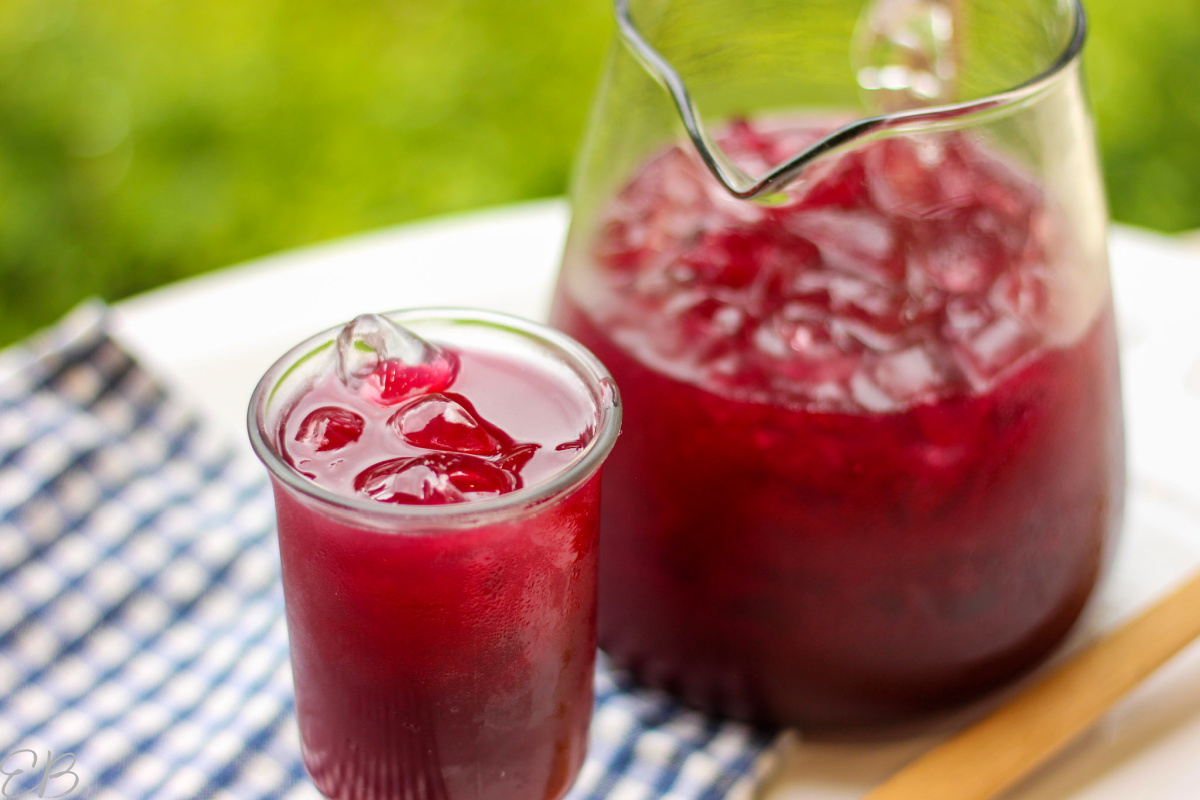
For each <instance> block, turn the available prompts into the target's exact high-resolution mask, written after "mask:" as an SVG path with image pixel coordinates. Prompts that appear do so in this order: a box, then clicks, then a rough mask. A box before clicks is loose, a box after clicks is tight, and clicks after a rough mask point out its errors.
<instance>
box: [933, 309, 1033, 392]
mask: <svg viewBox="0 0 1200 800" xmlns="http://www.w3.org/2000/svg"><path fill="white" fill-rule="evenodd" d="M1037 343H1038V337H1037V334H1036V333H1035V332H1034V331H1033V330H1032V329H1030V328H1029V326H1027V325H1026V324H1025V323H1023V322H1022V321H1021V320H1019V319H1017V318H1016V317H1011V316H1008V315H1000V316H998V317H997V318H996V319H995V320H994V321H992V323H991V324H989V325H987V326H986V327H984V328H982V329H981V330H980V331H979V332H978V333H976V334H975V335H974V336H972V337H970V338H968V339H965V340H964V341H962V342H958V343H956V344H955V345H954V348H953V349H954V353H955V355H956V356H957V358H958V362H959V365H960V366H961V368H962V371H963V373H964V374H965V375H966V377H967V379H968V380H969V381H970V382H971V385H972V387H974V388H975V389H976V390H977V391H983V390H986V389H988V388H989V387H990V386H991V384H992V382H993V381H994V380H995V379H996V378H997V377H998V376H999V375H1000V373H1002V372H1003V371H1004V370H1006V369H1007V368H1009V367H1011V366H1012V365H1014V364H1016V363H1017V362H1018V361H1020V360H1022V359H1023V358H1024V357H1025V356H1026V355H1028V354H1029V353H1031V352H1032V351H1033V350H1034V348H1036V347H1037Z"/></svg>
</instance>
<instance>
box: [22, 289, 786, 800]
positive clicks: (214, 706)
mask: <svg viewBox="0 0 1200 800" xmlns="http://www.w3.org/2000/svg"><path fill="white" fill-rule="evenodd" d="M105 316H106V315H105V310H104V308H103V306H102V305H100V304H96V303H93V304H89V305H85V306H83V307H81V308H80V309H77V310H76V311H75V312H74V313H72V314H71V315H69V316H68V317H67V318H66V319H65V320H64V321H63V322H62V323H60V324H59V325H58V326H57V327H55V328H53V329H51V330H50V331H47V332H46V333H44V334H42V335H40V336H38V337H36V338H35V339H34V340H33V341H31V342H30V343H28V344H25V345H21V346H18V347H16V348H10V349H9V350H8V351H5V352H4V353H0V759H2V760H0V770H3V771H4V772H5V773H11V774H12V775H13V777H12V778H9V780H11V781H12V782H11V784H9V785H7V787H6V789H5V791H7V794H8V796H12V795H15V794H16V793H17V792H19V791H21V790H24V789H27V788H30V787H32V790H31V791H30V792H29V793H28V794H26V795H24V796H25V797H35V796H38V791H39V788H38V784H39V783H40V782H42V781H43V780H45V781H46V782H45V785H44V786H43V787H41V791H42V793H43V796H45V797H51V796H54V795H57V794H60V793H63V792H65V793H66V794H65V795H64V796H67V797H70V798H76V797H80V798H82V797H96V798H113V799H114V800H116V799H119V800H135V799H136V798H178V799H179V800H192V799H193V798H224V799H233V800H260V799H261V800H266V798H308V799H309V800H313V799H314V798H318V797H319V795H318V794H317V792H316V790H315V789H314V788H313V787H312V785H311V784H310V783H309V782H308V780H307V779H306V777H305V775H304V769H303V766H302V765H301V762H300V749H299V743H298V741H297V734H296V724H295V720H294V711H293V707H292V687H291V672H290V669H289V667H288V655H287V634H286V629H285V626H284V620H283V605H282V603H283V601H282V593H281V591H280V585H279V579H278V556H277V552H276V548H275V543H274V541H273V534H274V527H273V526H274V512H273V507H272V501H271V495H270V490H269V486H268V482H267V480H266V475H265V471H264V470H263V469H262V468H261V466H260V465H259V464H257V462H255V461H254V460H253V459H252V458H250V457H249V456H248V455H247V454H244V450H240V449H235V448H232V447H231V446H229V444H228V442H227V441H225V439H224V437H223V436H222V435H219V434H218V433H215V432H214V431H212V430H210V429H209V428H207V427H206V426H205V424H204V423H203V422H202V421H201V420H200V419H198V418H197V417H196V416H195V415H194V414H192V413H191V412H190V411H189V409H188V408H187V407H186V406H185V405H183V404H182V403H180V402H179V401H178V400H176V399H175V398H173V397H171V396H170V395H169V394H167V393H166V392H165V391H164V390H163V388H162V387H161V386H160V385H159V383H158V382H157V381H156V380H155V379H154V376H153V375H151V374H149V373H148V372H147V371H146V370H145V369H143V368H141V367H139V366H138V364H137V363H135V361H134V360H133V359H132V358H131V357H130V356H129V355H128V354H127V353H126V352H125V351H124V350H122V348H121V347H120V346H119V345H118V344H117V343H116V342H114V341H113V339H112V338H110V337H109V335H108V333H107V330H106V326H105ZM67 754H70V757H69V758H68V757H67ZM34 758H36V759H37V763H36V765H35V764H34V762H33V759H34ZM773 759H774V748H773V747H772V745H771V741H770V739H769V737H766V736H764V735H761V734H756V733H754V732H753V731H751V730H749V729H747V728H745V727H743V726H740V725H735V724H729V723H719V722H715V721H712V720H709V719H706V718H705V717H703V716H701V715H699V714H696V713H693V712H689V711H686V710H683V709H681V708H679V707H678V706H676V705H675V704H674V703H672V702H671V701H670V700H668V699H667V698H665V697H663V696H660V695H657V694H655V693H650V692H643V691H637V690H634V689H632V688H630V687H629V686H627V685H625V684H624V683H622V681H621V679H620V677H619V676H618V675H615V674H614V673H612V672H611V671H610V670H608V669H607V668H605V667H604V666H603V665H602V666H601V667H600V668H599V670H598V674H597V709H596V716H595V720H594V723H593V727H592V744H591V749H590V751H589V757H588V761H587V763H586V765H585V767H584V769H583V772H582V774H581V775H580V779H579V781H578V783H577V784H576V786H575V788H574V790H573V792H572V794H571V800H601V799H602V798H603V799H604V800H638V799H640V798H651V797H662V798H671V799H672V800H699V799H700V798H705V799H715V798H746V797H748V796H749V795H750V794H751V792H752V790H753V786H754V784H755V783H756V781H757V780H758V779H759V778H760V777H761V776H762V775H763V774H764V772H765V771H766V770H767V769H768V768H769V767H770V764H771V762H772V761H773ZM50 764H53V766H52V768H51V769H50V770H49V773H48V774H47V771H46V770H45V768H46V767H47V766H48V765H50ZM19 769H25V772H24V773H23V774H17V770H19ZM6 777H7V776H6V775H5V774H0V781H3V780H4V779H5V778H6ZM73 781H77V785H73Z"/></svg>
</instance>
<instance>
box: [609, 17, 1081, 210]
mask: <svg viewBox="0 0 1200 800" xmlns="http://www.w3.org/2000/svg"><path fill="white" fill-rule="evenodd" d="M631 1H632V0H613V10H614V13H615V16H616V23H617V35H618V36H619V37H620V39H621V41H622V42H623V43H624V44H625V46H626V47H627V48H628V49H629V51H630V52H631V53H632V54H633V56H634V57H635V58H636V59H637V61H638V62H639V63H640V64H641V65H642V67H644V68H645V69H646V70H647V71H648V72H649V73H650V74H651V76H653V77H654V79H655V80H656V81H658V83H659V84H660V85H662V86H663V87H664V88H665V89H666V90H667V92H668V93H669V94H670V95H671V99H672V100H673V101H674V103H675V108H676V110H677V111H678V112H679V117H680V120H681V121H682V123H683V127H684V129H685V130H686V132H687V136H688V139H690V140H691V142H692V144H693V145H694V146H695V148H696V151H697V154H698V155H699V156H700V159H701V160H702V161H703V162H704V165H705V167H707V168H708V171H709V172H711V173H712V175H713V177H714V178H716V179H717V181H718V182H719V183H720V184H721V185H722V186H723V187H724V189H725V190H726V191H727V192H728V193H729V194H730V195H731V196H733V197H735V198H737V199H739V200H756V199H762V198H766V197H769V196H770V195H773V194H776V193H778V192H781V191H783V190H784V188H785V187H786V186H787V185H788V184H789V183H791V182H792V181H793V180H794V179H795V178H796V177H797V176H798V175H799V174H800V173H801V172H802V171H803V170H804V169H805V168H806V167H807V166H808V164H809V163H810V162H812V161H814V160H816V159H817V158H820V157H821V156H823V155H825V154H826V153H829V152H830V151H833V150H837V149H839V148H841V147H844V146H846V145H848V144H850V143H851V142H854V141H856V140H858V139H861V138H863V137H865V136H868V135H871V134H883V133H886V132H888V131H892V130H895V129H898V128H903V127H906V126H909V125H914V124H919V123H946V122H948V121H950V120H955V119H959V118H961V117H967V116H971V115H974V114H979V113H983V112H987V111H995V110H998V109H1003V108H1008V107H1012V106H1015V105H1018V104H1020V103H1023V102H1026V101H1028V100H1029V99H1030V98H1032V97H1034V96H1036V95H1038V94H1040V93H1042V92H1043V91H1045V90H1046V89H1048V88H1049V87H1050V86H1051V85H1053V84H1054V82H1055V81H1056V80H1057V79H1058V78H1059V77H1060V75H1062V73H1063V72H1064V71H1065V70H1066V69H1067V67H1069V66H1070V65H1072V64H1074V63H1075V62H1076V61H1077V60H1078V59H1079V56H1080V54H1081V53H1082V52H1083V45H1084V42H1085V40H1086V39H1087V15H1086V13H1085V11H1084V8H1083V2H1082V0H1067V4H1068V6H1069V8H1070V10H1071V16H1072V20H1071V21H1072V30H1071V35H1070V38H1069V40H1068V42H1067V45H1066V47H1065V48H1064V49H1063V50H1062V52H1061V53H1059V54H1058V57H1057V58H1055V59H1054V60H1053V61H1052V62H1051V63H1050V66H1048V67H1047V68H1046V69H1045V70H1043V71H1042V72H1040V73H1038V74H1037V75H1034V76H1033V77H1031V78H1029V79H1028V80H1026V81H1024V82H1022V83H1019V84H1017V85H1016V86H1014V87H1012V88H1009V89H1004V90H1002V91H999V92H993V93H992V94H989V95H986V96H984V97H980V98H977V99H975V100H967V101H964V102H960V103H947V104H941V105H932V106H927V107H924V108H917V109H910V110H907V111H895V112H891V113H887V114H876V115H872V116H868V117H863V118H861V119H858V120H855V121H854V122H851V123H848V124H846V125H843V126H842V127H840V128H838V129H836V130H834V131H832V132H831V133H829V134H826V135H825V136H823V137H821V139H820V140H818V141H817V142H816V143H814V144H812V145H810V146H809V147H807V148H805V149H804V150H803V151H801V152H800V153H799V154H797V155H796V156H793V157H792V158H790V159H788V160H787V161H785V162H783V163H782V164H779V165H778V166H776V167H775V168H774V169H772V170H770V171H769V172H767V173H766V174H765V175H763V176H762V177H760V178H746V177H745V176H744V175H739V174H737V173H736V172H734V171H733V170H731V169H729V168H728V166H727V165H725V164H724V163H722V160H721V159H720V158H718V157H717V156H716V155H715V151H716V150H717V147H716V144H715V143H714V142H713V141H712V140H711V138H710V137H709V135H708V133H707V132H706V131H705V127H704V123H703V122H702V121H701V117H700V112H699V110H698V109H697V108H696V105H695V103H694V102H693V100H692V97H691V93H690V92H689V91H688V88H687V84H686V83H685V81H684V80H683V77H682V76H681V75H680V74H679V73H678V72H677V71H676V70H675V68H674V67H673V66H672V65H671V62H669V61H668V60H667V59H666V58H664V57H663V55H662V54H661V53H659V52H658V50H656V49H655V48H654V46H653V45H651V44H650V42H649V41H648V40H647V39H646V38H645V37H644V36H643V35H642V33H641V31H640V30H639V29H638V26H637V24H636V23H635V22H634V21H633V15H632V11H631V10H630V4H631Z"/></svg>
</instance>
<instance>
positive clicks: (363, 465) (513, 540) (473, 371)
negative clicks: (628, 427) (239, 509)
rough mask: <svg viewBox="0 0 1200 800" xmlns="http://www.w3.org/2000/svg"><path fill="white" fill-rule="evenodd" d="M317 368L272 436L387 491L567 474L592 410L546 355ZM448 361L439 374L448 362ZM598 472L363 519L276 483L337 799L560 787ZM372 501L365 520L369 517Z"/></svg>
mask: <svg viewBox="0 0 1200 800" xmlns="http://www.w3.org/2000/svg"><path fill="white" fill-rule="evenodd" d="M439 364H440V367H439V369H432V370H431V369H425V368H412V367H405V366H404V365H402V364H398V363H396V362H388V363H385V364H383V365H381V366H380V367H379V368H378V369H377V370H376V371H375V372H374V373H372V374H371V375H370V376H368V377H367V379H366V380H365V381H363V382H362V384H361V386H359V387H358V388H357V389H351V388H349V387H348V386H347V385H346V384H344V383H343V382H342V381H341V380H339V379H338V377H337V376H336V375H335V374H329V375H327V376H325V377H323V378H321V379H319V380H318V381H317V382H316V383H315V384H314V385H313V386H312V387H311V388H310V389H309V390H308V391H307V392H305V393H304V394H302V395H301V396H300V397H299V398H298V400H297V401H296V402H295V404H294V405H293V406H292V407H291V409H290V410H289V412H288V413H287V415H286V417H285V418H284V420H283V422H282V424H281V426H280V429H279V432H278V436H277V445H278V446H279V448H280V450H281V452H282V453H283V455H284V457H285V460H287V461H288V463H289V464H291V465H292V466H293V467H294V468H295V469H296V470H298V471H299V472H301V473H303V474H305V475H306V476H308V477H309V478H310V479H311V480H313V481H315V482H316V483H318V484H320V485H322V486H325V487H326V488H328V489H330V490H332V491H334V492H337V493H338V494H340V495H344V496H348V497H357V498H360V499H367V500H373V501H378V502H379V503H381V504H382V505H381V507H383V505H391V504H398V505H448V504H456V503H462V504H468V505H466V506H464V510H469V503H470V502H471V501H477V500H486V499H491V498H494V497H498V496H500V495H503V494H506V493H508V492H511V491H515V490H517V489H520V488H522V487H525V486H532V485H534V484H536V483H540V482H542V481H544V480H546V479H548V478H550V477H551V476H553V475H555V474H556V473H559V472H561V471H562V470H563V469H564V468H565V467H566V466H567V464H568V463H569V462H570V461H572V459H573V458H574V457H575V456H576V455H577V454H578V451H579V449H580V448H581V447H583V446H584V445H586V443H587V441H588V438H589V436H590V427H589V425H591V424H592V423H593V419H592V418H593V416H594V414H593V412H592V411H591V410H590V408H589V407H588V406H587V405H586V404H585V402H584V401H585V398H584V397H582V396H578V395H580V391H579V390H577V389H574V388H573V387H571V386H568V385H566V384H564V383H562V382H561V381H560V380H559V379H558V378H555V377H554V376H552V375H550V374H544V375H543V374H541V373H542V372H543V370H542V368H540V367H538V366H536V365H530V364H526V363H523V362H518V361H516V360H513V359H508V358H505V357H500V356H497V355H493V354H486V353H475V352H470V351H458V352H451V354H450V357H449V358H447V359H445V360H443V361H442V362H439ZM442 368H444V369H442ZM598 491H599V479H598V476H594V477H593V478H591V479H590V480H588V481H586V482H585V483H583V484H582V485H581V486H579V487H577V488H575V489H574V490H569V489H568V490H565V492H564V494H563V495H562V496H559V497H556V498H552V499H550V500H549V501H546V502H544V503H543V504H541V505H539V506H538V507H536V508H532V509H518V510H517V513H516V514H515V515H513V514H508V515H507V516H506V515H504V514H501V513H498V514H495V515H494V516H495V518H496V519H495V521H494V522H493V521H490V520H489V521H488V522H486V524H473V525H464V526H461V527H460V528H457V529H453V528H452V529H449V530H447V529H445V526H443V527H442V528H437V527H435V526H434V525H433V523H430V527H429V530H422V525H421V523H420V521H414V520H412V519H406V520H404V521H402V522H396V523H395V527H396V528H399V529H400V530H380V529H379V525H380V524H381V523H379V522H378V520H376V521H375V522H374V523H372V522H370V521H369V520H367V519H365V518H364V519H363V520H362V522H361V523H359V522H358V521H356V519H355V512H353V511H351V512H348V513H347V514H345V515H340V516H339V515H337V514H332V513H330V510H329V509H328V508H327V507H323V506H321V505H319V504H315V503H313V502H312V501H309V500H307V499H302V498H299V497H298V496H297V494H296V493H295V492H294V491H292V490H289V489H288V488H287V487H285V486H283V485H281V484H278V483H277V484H276V492H275V497H276V504H277V511H278V519H279V542H280V551H281V555H282V562H283V581H284V592H285V595H286V599H287V603H286V606H287V617H288V631H289V636H290V644H291V654H292V668H293V672H294V675H295V685H296V707H297V713H298V717H299V723H300V731H301V738H302V742H303V753H304V761H305V765H306V766H307V768H308V770H309V772H310V774H311V775H312V777H313V780H314V782H315V783H316V785H317V787H318V788H319V789H320V790H321V792H322V793H323V794H325V796H327V797H329V798H334V799H335V800H343V799H345V800H350V798H353V799H354V800H367V799H368V798H370V799H378V800H384V799H385V798H386V799H387V800H396V799H397V798H425V800H465V799H466V798H470V800H480V799H486V800H530V798H533V799H534V800H543V799H545V800H557V798H559V797H561V796H562V795H563V794H565V793H566V791H567V789H568V788H569V786H570V783H571V781H572V780H573V779H574V776H575V774H576V772H577V770H578V769H579V766H580V764H581V763H582V760H583V756H584V751H585V749H586V736H587V725H588V721H589V719H590V716H591V707H592V670H593V665H594V652H595V593H596V577H595V572H596V532H597V527H598V520H597V513H596V512H597V505H598ZM360 516H363V515H360Z"/></svg>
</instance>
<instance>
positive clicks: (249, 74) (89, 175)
mask: <svg viewBox="0 0 1200 800" xmlns="http://www.w3.org/2000/svg"><path fill="white" fill-rule="evenodd" d="M1089 9H1090V11H1091V14H1092V21H1093V27H1092V39H1091V43H1090V46H1089V53H1088V69H1089V73H1090V79H1091V87H1092V94H1093V99H1094V101H1095V104H1096V109H1097V115H1098V118H1099V121H1100V126H1101V141H1102V145H1103V153H1104V159H1105V169H1106V171H1107V176H1108V181H1109V189H1110V199H1111V203H1112V206H1113V210H1114V216H1116V218H1118V219H1120V220H1124V221H1129V222H1134V223H1138V224H1142V225H1147V226H1151V227H1157V228H1160V229H1163V230H1178V229H1183V228H1189V227H1195V226H1200V146H1197V142H1198V141H1200V93H1198V92H1197V87H1198V86H1200V57H1198V56H1200V3H1197V2H1196V0H1147V2H1145V3H1141V4H1129V3H1124V2H1120V0H1092V1H1091V2H1090V4H1089ZM611 30H612V26H611V21H610V2H609V0H569V1H568V2H563V0H520V2H512V0H436V1H435V2H428V0H355V1H354V2H336V1H335V0H305V2H284V0H238V1H237V2H225V1H224V0H157V1H155V0H3V1H2V2H0V343H4V342H8V341H12V340H13V339H15V338H18V337H20V336H22V335H24V334H26V333H27V332H28V331H30V330H31V329H33V328H35V327H37V326H39V325H42V324H45V323H47V322H49V321H51V320H53V319H54V318H55V317H56V316H57V315H59V314H61V313H62V312H63V311H65V310H66V309H67V308H68V307H70V306H71V305H72V304H73V303H75V302H77V301H78V300H79V299H80V298H82V297H84V296H87V295H90V294H97V295H100V296H103V297H105V298H107V299H109V300H116V299H119V298H121V297H124V296H127V295H129V294H132V293H135V292H138V291H142V290H145V289H148V288H151V287H153V286H156V285H159V284H161V283H164V282H167V281H171V280H175V279H178V278H182V277H185V276H188V275H192V274H195V273H198V272H202V271H205V270H208V269H212V268H216V267H220V266H224V265H227V264H230V263H234V262H237V261H240V260H244V259H247V258H251V257H253V256H257V255H261V254H264V253H268V252H272V251H275V250H279V249H283V248H287V247H294V246H297V245H302V244H306V243H310V242H314V241H318V240H322V239H329V238H332V237H337V236H342V235H345V234H348V233H352V232H356V231H361V230H366V229H370V228H377V227H380V226H384V225H388V224H392V223H396V222H400V221H404V220H408V219H413V218H417V217H423V216H429V215H434V214H440V213H446V212H451V211H455V210H461V209H466V208H472V207H477V206H487V205H493V204H497V203H505V202H511V201H515V200H520V199H524V198H532V197H541V196H546V195H553V194H560V193H562V192H563V191H564V189H565V186H566V181H567V176H568V173H569V170H570V165H571V162H572V159H573V154H574V151H575V148H576V145H577V142H578V139H579V136H580V134H581V132H582V128H583V123H584V118H585V115H586V111H587V105H588V102H589V98H590V96H591V93H592V90H593V88H594V86H595V82H596V78H597V76H598V74H599V69H600V63H601V60H602V57H603V52H604V49H605V46H606V43H607V42H608V39H609V36H610V34H611Z"/></svg>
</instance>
